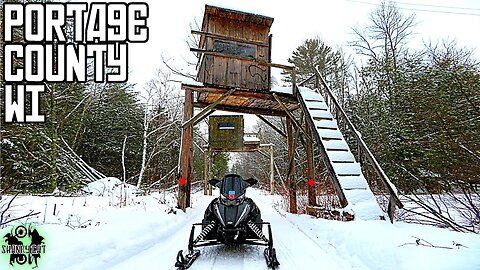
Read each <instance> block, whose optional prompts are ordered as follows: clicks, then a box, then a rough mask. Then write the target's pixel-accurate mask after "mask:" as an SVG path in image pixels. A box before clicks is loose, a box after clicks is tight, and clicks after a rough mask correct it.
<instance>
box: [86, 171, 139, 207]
mask: <svg viewBox="0 0 480 270" xmlns="http://www.w3.org/2000/svg"><path fill="white" fill-rule="evenodd" d="M83 191H85V192H87V193H88V194H90V195H93V196H101V197H109V198H110V204H111V205H115V206H125V205H127V204H130V203H132V202H133V198H135V195H136V194H137V191H138V189H137V187H135V186H133V185H130V184H124V183H123V182H122V181H120V179H118V178H115V177H106V178H102V179H100V180H97V181H94V182H92V183H89V184H87V185H86V186H85V187H84V188H83Z"/></svg>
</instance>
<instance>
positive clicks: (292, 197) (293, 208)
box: [287, 117, 297, 214]
mask: <svg viewBox="0 0 480 270" xmlns="http://www.w3.org/2000/svg"><path fill="white" fill-rule="evenodd" d="M287 141H288V160H289V165H288V166H289V168H288V175H287V186H288V198H289V201H290V213H293V214H296V213H297V190H296V189H297V188H296V185H297V184H296V180H295V138H294V137H293V129H292V120H291V119H290V118H289V117H287Z"/></svg>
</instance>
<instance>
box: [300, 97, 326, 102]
mask: <svg viewBox="0 0 480 270" xmlns="http://www.w3.org/2000/svg"><path fill="white" fill-rule="evenodd" d="M304 100H305V102H325V101H323V100H321V99H311V98H308V99H307V98H305V99H304Z"/></svg>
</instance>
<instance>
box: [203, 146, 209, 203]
mask: <svg viewBox="0 0 480 270" xmlns="http://www.w3.org/2000/svg"><path fill="white" fill-rule="evenodd" d="M209 178H210V150H209V149H205V152H203V195H210V194H208V187H209V184H208V180H210V179H209Z"/></svg>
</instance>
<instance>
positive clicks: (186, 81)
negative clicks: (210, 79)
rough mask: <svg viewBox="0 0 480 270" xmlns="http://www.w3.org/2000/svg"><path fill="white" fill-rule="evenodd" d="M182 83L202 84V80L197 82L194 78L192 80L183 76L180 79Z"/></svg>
mask: <svg viewBox="0 0 480 270" xmlns="http://www.w3.org/2000/svg"><path fill="white" fill-rule="evenodd" d="M181 82H182V84H188V85H193V86H203V83H202V82H197V81H195V80H192V79H191V78H184V79H182V80H181Z"/></svg>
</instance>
